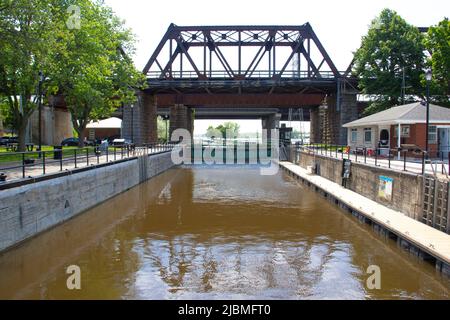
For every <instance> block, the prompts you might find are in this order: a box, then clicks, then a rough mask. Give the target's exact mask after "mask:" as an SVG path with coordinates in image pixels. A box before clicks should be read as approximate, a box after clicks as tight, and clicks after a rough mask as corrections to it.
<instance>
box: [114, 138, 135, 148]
mask: <svg viewBox="0 0 450 320" xmlns="http://www.w3.org/2000/svg"><path fill="white" fill-rule="evenodd" d="M112 145H113V146H115V147H126V146H131V145H133V143H132V142H131V140H127V139H114V140H113V142H112Z"/></svg>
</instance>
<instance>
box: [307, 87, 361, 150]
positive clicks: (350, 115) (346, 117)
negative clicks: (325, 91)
mask: <svg viewBox="0 0 450 320" xmlns="http://www.w3.org/2000/svg"><path fill="white" fill-rule="evenodd" d="M339 99H340V100H339V101H338V97H337V96H336V95H335V94H331V95H329V96H327V98H326V99H325V102H324V104H323V105H321V106H320V107H318V108H314V109H311V133H310V139H311V143H326V144H337V145H347V129H345V128H343V127H342V126H343V125H344V124H346V123H348V122H351V121H353V120H356V119H358V106H357V100H356V93H351V94H341V95H340V98H339Z"/></svg>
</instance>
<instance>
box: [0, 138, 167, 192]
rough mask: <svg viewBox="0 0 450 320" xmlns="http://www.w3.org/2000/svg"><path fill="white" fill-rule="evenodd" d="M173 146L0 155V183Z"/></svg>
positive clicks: (158, 150)
mask: <svg viewBox="0 0 450 320" xmlns="http://www.w3.org/2000/svg"><path fill="white" fill-rule="evenodd" d="M173 147H174V144H147V145H145V146H143V147H135V146H133V145H123V146H108V147H104V148H102V147H101V146H95V147H86V148H75V149H63V148H62V147H61V148H55V149H54V150H52V151H32V152H4V153H0V184H1V183H6V182H12V181H16V180H21V179H28V178H33V177H37V176H42V175H47V174H52V173H57V172H62V171H68V170H73V169H78V168H83V167H90V166H95V165H100V164H105V163H112V162H115V161H122V160H124V159H129V158H134V157H138V156H143V155H150V154H158V153H162V152H168V151H171V150H172V149H173Z"/></svg>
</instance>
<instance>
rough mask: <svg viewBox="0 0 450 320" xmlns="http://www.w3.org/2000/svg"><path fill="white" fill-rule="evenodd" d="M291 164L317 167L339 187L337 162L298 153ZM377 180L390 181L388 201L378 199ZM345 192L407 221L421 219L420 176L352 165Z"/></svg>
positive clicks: (339, 179) (340, 166)
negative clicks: (389, 197) (357, 195)
mask: <svg viewBox="0 0 450 320" xmlns="http://www.w3.org/2000/svg"><path fill="white" fill-rule="evenodd" d="M295 162H296V163H297V164H298V165H300V166H301V167H303V168H306V167H308V166H312V165H313V164H315V163H318V165H319V175H320V176H322V177H324V178H326V179H328V180H330V181H333V182H335V183H338V184H342V177H341V174H342V160H340V159H332V158H328V157H325V156H320V155H313V154H309V153H306V152H300V153H299V154H298V155H297V159H296V160H295ZM380 176H385V177H389V178H392V179H393V180H394V182H393V191H392V199H391V201H387V200H385V199H383V198H380V197H379V196H378V191H379V183H380V182H379V177H380ZM347 188H348V189H350V190H352V191H355V192H357V193H359V194H361V195H363V196H365V197H367V198H369V199H371V200H374V201H376V202H378V203H380V204H383V205H385V206H386V207H389V208H391V209H394V210H397V211H400V212H402V213H404V214H405V215H407V216H408V217H410V218H413V219H416V220H420V219H421V209H422V190H423V178H422V176H420V175H417V174H412V173H408V172H401V171H394V170H390V169H386V168H379V167H373V166H368V165H364V164H359V163H354V162H352V165H351V176H350V178H349V181H348V182H347Z"/></svg>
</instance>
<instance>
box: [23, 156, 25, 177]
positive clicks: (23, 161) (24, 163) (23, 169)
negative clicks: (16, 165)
mask: <svg viewBox="0 0 450 320" xmlns="http://www.w3.org/2000/svg"><path fill="white" fill-rule="evenodd" d="M22 177H23V178H24V179H25V153H22Z"/></svg>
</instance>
